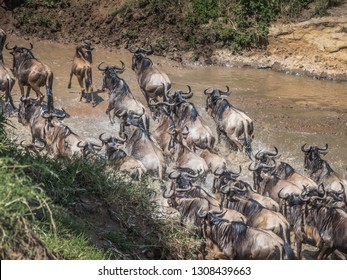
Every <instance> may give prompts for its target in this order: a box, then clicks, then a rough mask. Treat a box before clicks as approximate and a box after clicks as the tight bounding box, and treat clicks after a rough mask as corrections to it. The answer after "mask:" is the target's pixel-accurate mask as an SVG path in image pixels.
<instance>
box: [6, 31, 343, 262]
mask: <svg viewBox="0 0 347 280" xmlns="http://www.w3.org/2000/svg"><path fill="white" fill-rule="evenodd" d="M5 41H6V34H5V32H3V31H2V30H1V29H0V90H1V91H3V92H4V93H5V94H4V98H2V99H3V102H2V109H3V111H5V112H6V111H8V110H9V111H12V112H16V113H18V121H19V123H21V124H22V125H24V126H27V127H29V129H30V132H31V136H32V139H31V143H30V144H24V143H21V145H22V146H23V147H24V148H25V149H27V150H30V151H33V152H35V153H41V152H46V153H47V154H49V155H52V156H57V157H58V156H60V157H75V156H82V157H85V158H94V157H97V158H99V159H100V158H102V159H104V160H105V161H107V163H112V164H113V166H114V168H117V170H118V171H119V172H120V173H128V174H130V175H132V176H136V177H137V178H141V176H142V175H143V174H146V173H150V174H152V176H154V178H159V179H160V180H165V181H166V182H169V185H170V189H165V190H164V191H163V197H164V198H165V199H166V201H167V203H168V205H169V206H170V207H172V208H175V209H176V210H177V211H178V213H179V215H180V219H181V223H182V225H183V226H186V227H189V229H190V231H191V233H192V234H194V235H195V236H196V237H197V238H201V248H200V249H199V257H200V258H205V257H206V256H207V255H208V253H210V254H209V256H210V258H215V259H245V260H248V259H261V260H262V259H301V258H302V252H301V251H302V244H303V243H306V244H311V245H314V246H316V247H317V248H318V252H317V254H316V256H315V258H317V259H328V258H334V259H335V258H338V259H346V254H347V212H346V211H347V208H346V202H347V199H346V187H347V181H346V180H344V179H343V178H342V177H341V176H340V175H338V174H337V173H336V172H335V171H334V170H333V168H332V167H331V166H330V164H329V163H328V162H327V161H326V160H324V159H323V156H324V155H325V154H326V153H327V150H328V145H326V146H325V147H318V146H310V145H308V144H304V145H303V146H302V147H301V150H302V152H303V155H304V159H305V160H304V169H305V173H306V174H305V175H303V174H300V173H298V172H297V171H295V169H294V168H293V167H292V166H291V165H289V164H288V163H286V162H283V161H280V160H279V158H280V154H279V152H278V150H277V148H276V147H275V148H274V150H273V151H266V150H260V151H258V152H253V151H252V139H253V121H252V119H250V118H249V117H248V116H247V114H245V113H244V112H243V111H242V110H239V109H237V108H235V107H234V106H233V105H232V104H231V103H230V101H229V100H228V99H227V96H228V95H229V88H228V86H227V87H226V88H225V89H224V90H220V89H217V88H208V89H206V90H205V91H204V94H205V95H206V107H205V109H206V111H207V112H208V114H209V115H210V116H211V118H212V119H213V121H214V123H215V129H216V134H217V139H215V136H214V133H213V132H212V130H211V128H210V126H209V125H207V123H206V120H204V119H203V118H202V117H201V115H200V114H199V112H198V110H197V108H196V106H195V105H194V104H193V103H192V102H189V99H190V98H191V97H192V96H193V92H192V90H191V88H190V87H189V86H187V90H186V91H183V90H176V91H172V88H171V82H170V79H169V77H168V76H167V75H166V74H165V73H163V72H162V71H160V70H159V69H158V67H156V66H155V65H154V64H153V62H152V60H151V59H150V58H149V57H148V56H149V55H151V54H152V53H153V50H152V48H149V49H148V50H146V49H143V48H138V47H134V46H133V47H130V48H129V49H128V50H129V51H130V52H131V53H132V54H133V57H132V65H131V68H132V70H133V71H134V72H135V75H136V77H137V81H138V85H139V87H140V89H141V92H142V93H143V94H144V97H145V98H146V102H147V104H145V105H143V104H142V103H141V102H140V101H139V100H137V99H136V98H135V97H134V95H133V94H132V92H131V90H130V88H129V86H128V84H127V82H126V81H125V80H124V79H122V78H121V77H120V75H121V74H122V73H123V72H124V70H125V64H124V63H123V62H122V61H121V62H120V66H115V65H107V64H106V63H104V62H101V63H99V65H98V70H99V71H100V72H101V73H102V75H103V85H102V89H101V90H103V91H105V90H108V92H109V93H108V108H107V111H106V114H108V116H109V119H110V122H111V123H112V124H113V123H115V122H116V118H117V121H118V123H119V124H120V128H119V132H118V134H117V135H115V136H111V137H105V135H104V134H105V133H102V134H101V135H100V136H99V139H100V141H101V142H100V143H98V144H96V143H92V142H90V141H86V140H84V139H83V138H82V137H80V136H79V135H77V134H76V133H74V132H73V131H72V129H71V128H70V127H68V126H66V125H64V124H63V119H64V118H65V117H66V112H65V111H64V110H57V109H56V108H55V107H54V102H53V101H54V97H53V88H52V87H53V73H52V71H51V70H50V68H49V67H48V66H47V65H45V64H43V63H41V62H40V61H39V60H38V59H36V58H35V56H34V54H33V52H32V48H33V45H32V44H30V48H27V47H20V46H17V45H14V46H9V44H8V43H7V44H5ZM4 47H5V48H6V50H8V51H9V53H10V54H11V55H12V56H13V67H12V69H9V68H8V67H7V66H6V64H5V63H4V61H3V56H2V52H3V48H4ZM92 51H93V48H92V46H91V43H90V42H89V41H84V42H82V43H80V44H79V45H78V46H77V47H76V53H75V55H74V58H73V63H72V69H71V74H70V81H69V85H68V87H69V88H70V87H71V79H72V77H73V76H76V77H77V79H78V82H79V85H80V87H81V94H80V101H81V100H82V99H86V100H89V101H91V103H92V104H93V106H94V105H95V104H96V102H95V100H94V94H93V83H92V67H91V65H92ZM15 82H17V84H18V86H19V88H20V93H21V98H20V102H19V108H16V107H15V105H14V103H13V99H12V97H11V90H12V88H13V86H14V84H15ZM42 87H45V88H46V94H44V93H43V92H42V91H41V88H42ZM25 88H26V92H24V90H25ZM31 89H33V91H35V93H36V95H37V96H36V98H35V99H34V98H31V97H30V96H29V95H30V90H31ZM45 96H46V97H47V100H46V101H44V97H45ZM9 106H12V109H11V110H10V109H9ZM154 121H155V122H154ZM152 123H157V125H154V127H151V129H150V124H151V125H152ZM152 126H153V125H152ZM221 136H223V141H224V140H225V142H227V143H228V145H229V146H230V147H232V148H233V149H234V150H237V151H238V152H239V153H243V152H244V153H245V155H246V156H247V158H249V161H250V162H249V166H248V170H249V172H250V174H251V175H252V176H253V185H251V184H249V183H247V182H245V181H243V180H241V179H240V178H239V177H240V174H241V171H242V170H241V167H240V169H239V171H237V172H236V171H235V169H236V168H235V167H234V166H231V164H230V162H229V161H228V160H226V158H225V157H224V156H223V155H221V154H220V153H219V149H218V147H217V145H218V144H220V142H221V141H222V139H221ZM247 160H248V159H247ZM170 165H171V166H174V168H173V169H172V170H171V171H170V172H168V170H169V169H168V166H170ZM207 174H211V176H213V178H214V179H213V182H211V184H212V186H209V188H206V186H204V187H202V186H201V185H202V184H201V182H202V181H203V180H204V178H206V175H207ZM170 182H171V184H170ZM291 233H292V234H291ZM291 236H292V239H293V237H294V240H291ZM293 248H295V249H293Z"/></svg>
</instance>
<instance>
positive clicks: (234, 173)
mask: <svg viewBox="0 0 347 280" xmlns="http://www.w3.org/2000/svg"><path fill="white" fill-rule="evenodd" d="M239 169H240V170H239V172H238V173H236V172H234V171H230V172H231V173H232V174H233V175H240V174H241V171H242V168H241V165H239Z"/></svg>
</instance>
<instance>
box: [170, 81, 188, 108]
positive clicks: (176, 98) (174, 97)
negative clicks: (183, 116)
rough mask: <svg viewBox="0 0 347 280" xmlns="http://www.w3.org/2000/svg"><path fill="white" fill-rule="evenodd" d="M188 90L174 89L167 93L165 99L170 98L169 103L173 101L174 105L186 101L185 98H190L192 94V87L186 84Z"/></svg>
mask: <svg viewBox="0 0 347 280" xmlns="http://www.w3.org/2000/svg"><path fill="white" fill-rule="evenodd" d="M187 87H188V91H187V92H184V91H182V90H176V91H175V92H173V93H170V92H168V93H167V99H168V100H170V102H171V103H175V104H176V106H178V105H179V104H181V103H183V102H185V101H186V99H190V98H192V96H193V92H192V89H191V87H190V86H189V85H187Z"/></svg>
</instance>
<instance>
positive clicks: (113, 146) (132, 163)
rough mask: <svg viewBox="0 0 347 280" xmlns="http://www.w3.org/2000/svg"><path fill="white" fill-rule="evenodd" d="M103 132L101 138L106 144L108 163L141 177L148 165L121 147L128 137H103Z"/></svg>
mask: <svg viewBox="0 0 347 280" xmlns="http://www.w3.org/2000/svg"><path fill="white" fill-rule="evenodd" d="M103 134H104V133H102V134H100V135H99V139H100V141H101V142H102V144H103V145H105V146H106V149H105V150H106V160H107V161H108V163H110V164H112V165H115V167H116V168H117V170H118V171H119V172H120V173H127V174H130V175H134V176H136V177H137V178H138V179H141V177H142V175H143V174H145V173H146V172H147V169H146V167H145V166H144V165H143V164H142V162H141V161H139V160H137V159H135V158H134V157H132V156H129V155H128V154H127V153H126V151H125V150H124V149H122V148H121V147H120V146H121V145H124V143H125V142H126V140H127V139H126V138H124V139H123V138H121V137H109V138H102V135H103Z"/></svg>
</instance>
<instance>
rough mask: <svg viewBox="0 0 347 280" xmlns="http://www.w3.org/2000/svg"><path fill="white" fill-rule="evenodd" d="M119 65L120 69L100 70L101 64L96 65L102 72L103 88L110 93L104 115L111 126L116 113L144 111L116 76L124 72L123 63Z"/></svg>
mask: <svg viewBox="0 0 347 280" xmlns="http://www.w3.org/2000/svg"><path fill="white" fill-rule="evenodd" d="M121 63H122V66H121V67H116V66H114V65H113V66H106V67H104V68H102V67H101V65H102V64H103V62H101V63H100V64H99V65H98V69H99V70H100V71H102V72H103V75H104V79H103V87H104V88H107V89H108V90H109V91H110V95H109V103H108V107H107V110H106V114H108V116H109V119H110V122H111V123H112V124H114V122H115V117H116V115H117V112H118V113H124V112H130V111H132V112H134V113H135V114H138V115H140V114H142V112H143V110H144V109H145V107H144V106H143V104H142V103H141V102H140V101H138V100H137V99H136V98H135V97H134V96H133V94H132V92H131V90H130V88H129V86H128V84H127V83H126V82H125V81H124V80H123V79H121V78H120V77H119V76H118V74H121V73H123V72H124V70H125V65H124V63H123V62H122V61H121ZM112 112H113V113H112ZM144 116H146V115H144ZM129 137H130V135H129Z"/></svg>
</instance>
